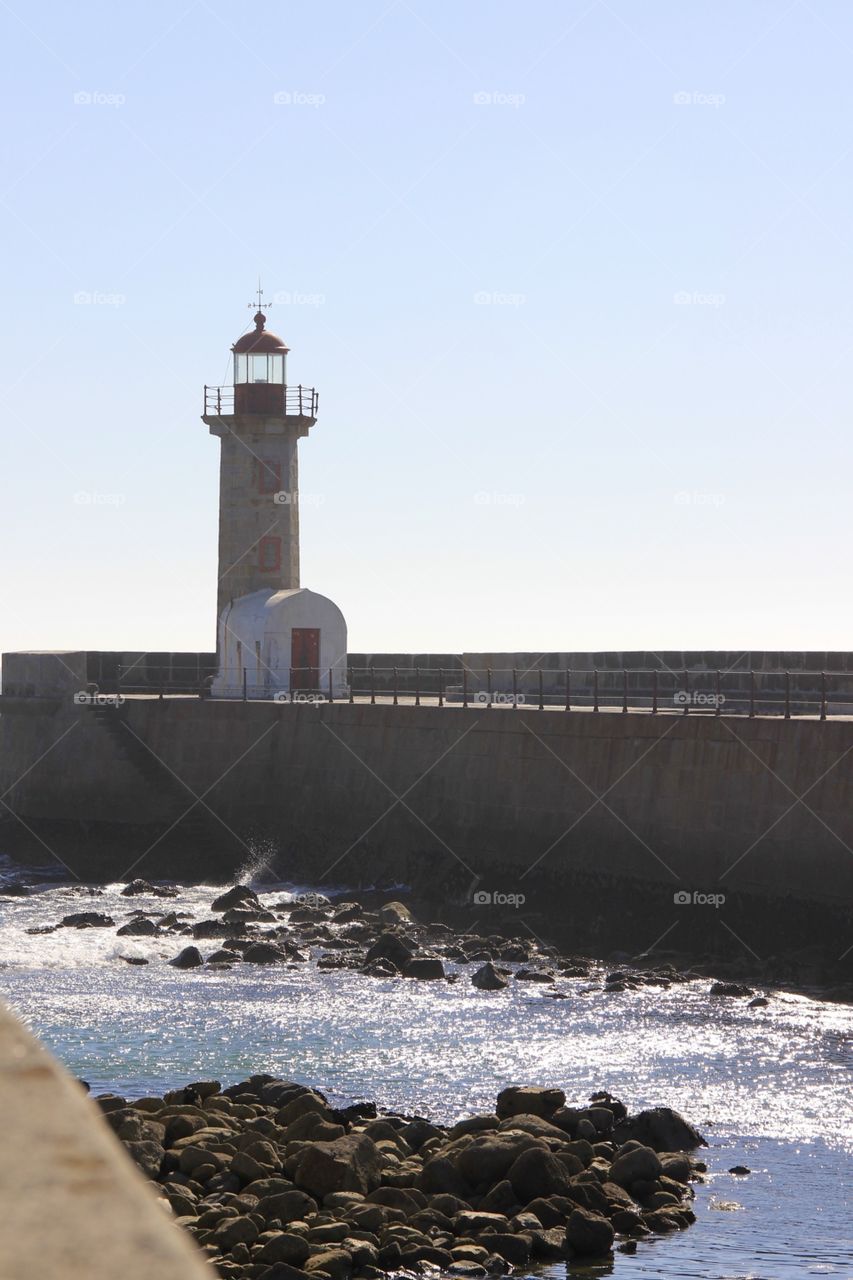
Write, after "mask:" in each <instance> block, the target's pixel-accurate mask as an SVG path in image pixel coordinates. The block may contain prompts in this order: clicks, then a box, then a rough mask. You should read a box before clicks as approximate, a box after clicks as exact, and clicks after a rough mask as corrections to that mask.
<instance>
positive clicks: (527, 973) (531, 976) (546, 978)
mask: <svg viewBox="0 0 853 1280" xmlns="http://www.w3.org/2000/svg"><path fill="white" fill-rule="evenodd" d="M515 977H516V981H517V982H556V981H557V979H556V978H555V977H554V975H553V973H548V972H547V971H546V970H545V969H519V970H518V972H517V973H516V975H515Z"/></svg>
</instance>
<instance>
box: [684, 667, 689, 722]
mask: <svg viewBox="0 0 853 1280" xmlns="http://www.w3.org/2000/svg"><path fill="white" fill-rule="evenodd" d="M689 712H690V672H689V671H688V670H687V668H686V667H685V668H684V711H683V712H682V715H685V716H686V715H688V714H689Z"/></svg>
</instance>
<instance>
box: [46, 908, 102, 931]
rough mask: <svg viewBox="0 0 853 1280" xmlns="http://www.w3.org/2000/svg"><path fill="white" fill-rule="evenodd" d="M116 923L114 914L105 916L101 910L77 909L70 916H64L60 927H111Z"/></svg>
mask: <svg viewBox="0 0 853 1280" xmlns="http://www.w3.org/2000/svg"><path fill="white" fill-rule="evenodd" d="M114 924H115V920H113V918H112V916H105V915H103V914H102V913H101V912H100V911H76V912H74V913H73V914H72V915H70V916H63V917H62V919H61V920H60V922H59V925H58V928H60V929H111V928H112V927H113V925H114Z"/></svg>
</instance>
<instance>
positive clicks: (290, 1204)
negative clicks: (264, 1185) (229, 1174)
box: [246, 1179, 317, 1223]
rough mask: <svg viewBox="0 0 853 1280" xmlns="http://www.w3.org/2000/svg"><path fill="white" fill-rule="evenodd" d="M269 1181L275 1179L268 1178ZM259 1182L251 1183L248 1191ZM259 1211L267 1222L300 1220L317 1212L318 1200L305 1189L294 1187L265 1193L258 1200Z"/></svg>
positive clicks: (277, 1180)
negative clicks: (307, 1193)
mask: <svg viewBox="0 0 853 1280" xmlns="http://www.w3.org/2000/svg"><path fill="white" fill-rule="evenodd" d="M266 1181H267V1182H268V1183H269V1182H272V1181H273V1179H267V1180H266ZM275 1181H276V1182H279V1181H281V1182H283V1179H275ZM257 1185H258V1184H257V1183H250V1185H249V1186H248V1187H247V1188H246V1191H248V1192H251V1191H252V1188H253V1187H255V1186H257ZM257 1211H258V1213H259V1214H260V1215H261V1217H262V1218H263V1219H264V1221H265V1222H275V1221H276V1219H277V1220H278V1221H279V1222H283V1223H288V1222H300V1221H301V1220H302V1219H303V1218H306V1217H307V1216H308V1215H309V1214H311V1213H316V1212H317V1201H316V1200H314V1199H313V1198H312V1197H311V1196H309V1195H306V1194H305V1192H304V1191H300V1190H299V1189H298V1188H297V1187H292V1188H291V1189H290V1190H288V1191H278V1192H273V1193H272V1194H270V1195H263V1196H261V1198H260V1199H259V1200H258V1209H257Z"/></svg>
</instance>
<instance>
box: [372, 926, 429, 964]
mask: <svg viewBox="0 0 853 1280" xmlns="http://www.w3.org/2000/svg"><path fill="white" fill-rule="evenodd" d="M415 951H417V944H416V943H414V942H412V940H411V939H410V938H404V937H402V936H401V935H400V934H399V933H380V935H379V937H378V938H377V939H376V941H375V942H374V943H373V945H372V946H371V947H368V949H367V952H366V954H365V957H364V959H365V963H367V964H370V963H371V962H372V961H374V960H386V961H389V962H390V963H391V964H393V965H394V966H395V967H396V968H397V969H404V968H405V967H406V965H407V964H408V963H409V961H410V960H411V958H412V956H413V955H414V953H415Z"/></svg>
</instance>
